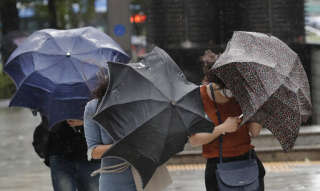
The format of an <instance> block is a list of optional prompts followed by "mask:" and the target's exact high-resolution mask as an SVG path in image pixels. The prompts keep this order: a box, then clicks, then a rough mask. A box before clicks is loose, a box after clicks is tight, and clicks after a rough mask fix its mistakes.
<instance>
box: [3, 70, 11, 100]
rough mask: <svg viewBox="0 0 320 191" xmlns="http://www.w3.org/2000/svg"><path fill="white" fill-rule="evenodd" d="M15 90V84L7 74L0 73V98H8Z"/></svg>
mask: <svg viewBox="0 0 320 191" xmlns="http://www.w3.org/2000/svg"><path fill="white" fill-rule="evenodd" d="M14 92H15V85H14V84H13V82H12V80H11V79H10V78H9V76H8V75H6V74H4V73H3V72H1V73H0V99H4V98H10V97H11V96H12V95H13V94H14Z"/></svg>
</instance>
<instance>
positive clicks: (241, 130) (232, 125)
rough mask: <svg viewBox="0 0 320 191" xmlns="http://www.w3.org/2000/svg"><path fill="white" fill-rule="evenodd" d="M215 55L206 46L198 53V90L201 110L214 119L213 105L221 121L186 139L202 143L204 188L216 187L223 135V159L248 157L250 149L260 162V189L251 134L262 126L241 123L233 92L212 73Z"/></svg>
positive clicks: (231, 159) (261, 175)
mask: <svg viewBox="0 0 320 191" xmlns="http://www.w3.org/2000/svg"><path fill="white" fill-rule="evenodd" d="M217 58H218V55H216V54H214V53H213V52H211V51H210V50H207V51H206V52H205V54H204V55H203V56H202V57H201V61H202V62H203V64H204V66H203V69H204V73H205V78H204V82H205V84H206V85H203V86H201V88H200V93H201V97H202V101H203V105H204V110H205V112H206V113H207V115H208V116H209V118H211V119H212V121H214V118H217V116H216V115H217V113H216V112H215V107H217V110H218V111H219V112H220V115H221V118H222V121H224V122H223V123H221V124H219V125H216V126H215V128H214V130H213V131H212V133H196V134H193V135H192V136H190V138H189V142H190V143H191V145H192V146H200V145H203V156H204V157H205V158H207V164H206V170H205V184H206V190H207V191H216V190H218V187H217V181H216V180H217V179H216V169H217V164H218V163H219V157H218V156H219V140H218V138H219V136H221V135H223V143H222V148H223V154H222V157H223V161H238V160H244V159H248V158H249V154H250V153H252V154H253V156H254V158H256V160H257V162H258V166H259V184H260V189H259V190H264V175H265V169H264V167H263V164H262V163H261V161H260V160H259V159H258V157H257V156H256V154H255V152H254V151H251V152H249V151H250V150H253V149H254V147H253V146H252V145H251V144H250V141H251V137H255V136H258V135H259V133H260V130H261V128H262V126H261V125H259V124H258V123H253V122H251V123H247V124H245V125H243V126H241V127H239V126H240V123H241V119H240V117H239V116H240V115H241V114H242V111H241V108H240V106H239V104H238V103H237V102H236V100H235V99H234V98H233V96H232V94H231V92H230V91H228V89H226V87H225V85H224V83H223V82H222V81H221V80H220V79H219V78H218V77H216V76H215V74H214V73H213V72H212V70H210V69H211V67H212V65H213V64H214V63H215V61H216V59H217Z"/></svg>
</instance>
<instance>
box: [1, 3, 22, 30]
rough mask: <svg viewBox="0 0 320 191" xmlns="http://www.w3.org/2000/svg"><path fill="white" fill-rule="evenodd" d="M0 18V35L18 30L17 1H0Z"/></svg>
mask: <svg viewBox="0 0 320 191" xmlns="http://www.w3.org/2000/svg"><path fill="white" fill-rule="evenodd" d="M0 18H1V23H2V34H3V35H6V34H7V33H9V32H10V31H17V30H19V15H18V9H17V0H5V1H3V0H2V1H0Z"/></svg>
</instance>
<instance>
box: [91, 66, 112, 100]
mask: <svg viewBox="0 0 320 191" xmlns="http://www.w3.org/2000/svg"><path fill="white" fill-rule="evenodd" d="M97 77H98V80H99V82H98V85H97V87H96V88H95V89H94V90H93V91H92V97H93V98H96V99H98V100H99V102H100V101H101V99H102V97H103V96H104V94H105V93H106V91H107V88H108V85H109V78H108V76H107V75H106V74H105V71H104V70H102V69H101V70H100V71H99V72H98V74H97Z"/></svg>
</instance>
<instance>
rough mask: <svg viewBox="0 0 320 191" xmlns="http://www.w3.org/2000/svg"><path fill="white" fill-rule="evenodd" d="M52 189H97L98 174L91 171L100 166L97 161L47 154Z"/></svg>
mask: <svg viewBox="0 0 320 191" xmlns="http://www.w3.org/2000/svg"><path fill="white" fill-rule="evenodd" d="M49 161H50V170H51V179H52V185H53V189H54V191H76V190H77V191H98V190H99V176H94V177H91V176H90V174H91V172H93V171H95V170H97V169H99V168H100V163H98V162H88V161H86V160H68V159H65V158H64V157H63V156H60V155H53V156H49Z"/></svg>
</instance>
